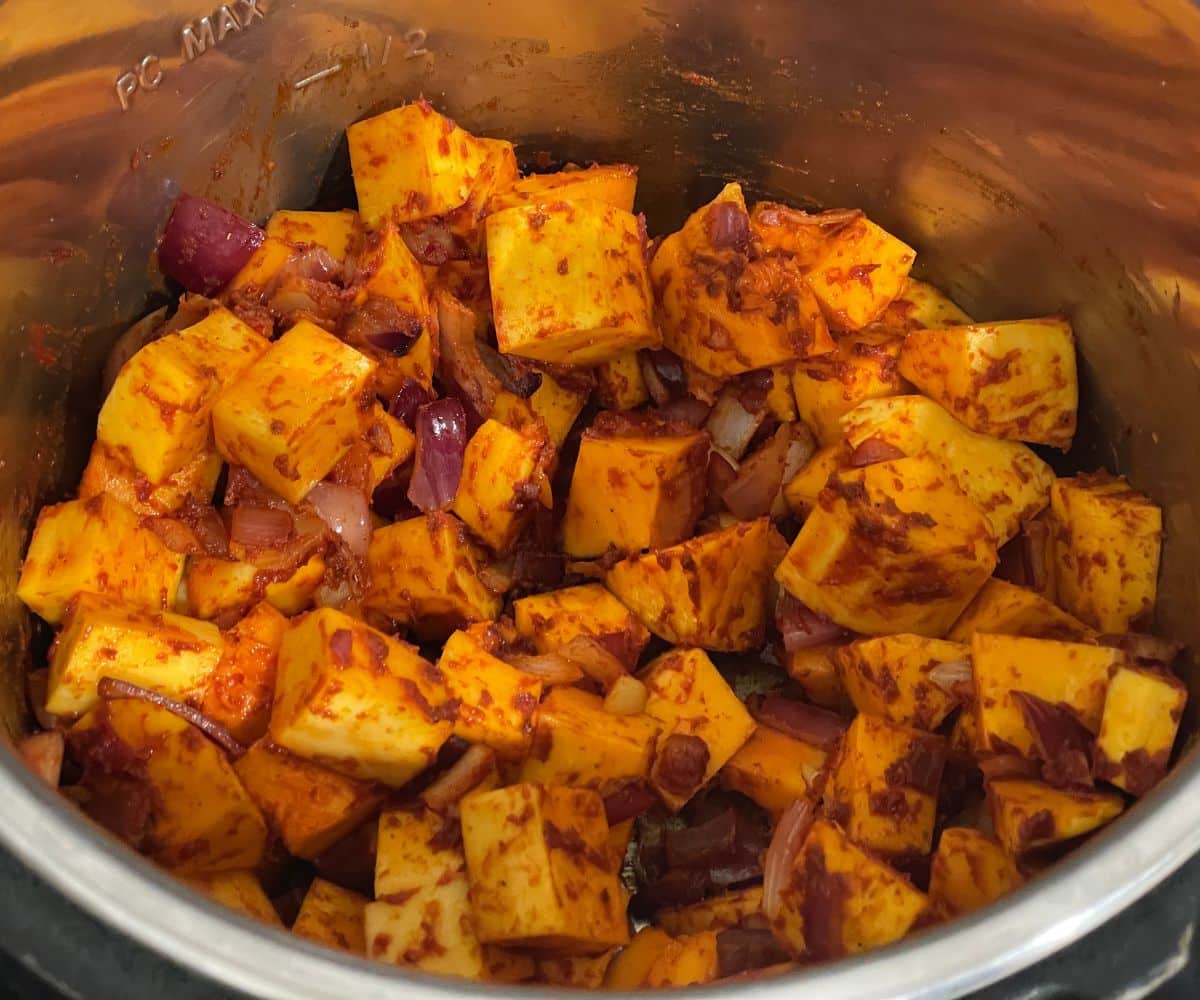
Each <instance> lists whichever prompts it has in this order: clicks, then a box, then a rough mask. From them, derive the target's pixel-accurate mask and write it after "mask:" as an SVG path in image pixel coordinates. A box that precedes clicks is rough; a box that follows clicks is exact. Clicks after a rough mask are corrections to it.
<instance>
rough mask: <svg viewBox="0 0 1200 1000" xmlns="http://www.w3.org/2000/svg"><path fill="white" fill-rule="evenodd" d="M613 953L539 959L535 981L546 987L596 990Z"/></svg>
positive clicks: (604, 952) (601, 982) (605, 952)
mask: <svg viewBox="0 0 1200 1000" xmlns="http://www.w3.org/2000/svg"><path fill="white" fill-rule="evenodd" d="M614 954H615V951H603V952H601V953H600V954H599V955H561V956H557V957H551V958H543V959H539V961H538V963H537V980H538V982H539V983H545V984H546V985H547V986H565V987H568V988H570V989H577V990H598V989H600V987H601V986H603V985H604V974H605V973H606V972H607V971H608V966H609V963H611V962H612V960H613V955H614Z"/></svg>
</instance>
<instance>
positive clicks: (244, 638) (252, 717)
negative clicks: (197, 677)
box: [200, 604, 287, 743]
mask: <svg viewBox="0 0 1200 1000" xmlns="http://www.w3.org/2000/svg"><path fill="white" fill-rule="evenodd" d="M286 628H287V619H286V618H284V617H283V615H281V614H280V613H279V612H278V611H276V610H275V608H273V607H272V606H271V605H270V604H259V605H256V606H255V607H254V608H252V609H251V611H250V612H249V614H247V615H246V617H245V618H243V619H242V620H241V621H240V622H238V623H237V624H236V625H235V626H234V627H233V628H232V629H230V630H229V631H228V632H227V633H226V634H225V646H224V650H223V651H222V653H221V659H220V661H219V662H218V663H217V666H216V668H215V669H214V670H213V672H212V674H211V675H210V676H209V679H208V686H207V687H206V688H205V691H204V697H203V699H202V700H201V702H200V708H201V711H203V712H204V714H205V715H207V716H208V717H209V718H210V719H212V720H213V721H214V722H218V723H220V724H221V725H222V726H224V727H225V728H226V729H228V730H229V731H230V732H231V733H232V734H233V736H234V738H235V739H237V740H240V741H242V742H243V743H253V742H254V741H255V740H257V739H258V738H259V737H260V736H263V735H265V734H266V732H267V723H268V722H269V721H270V719H271V702H272V701H273V700H274V697H275V667H276V662H277V659H278V657H279V646H280V644H281V643H282V642H283V633H284V631H285V630H286Z"/></svg>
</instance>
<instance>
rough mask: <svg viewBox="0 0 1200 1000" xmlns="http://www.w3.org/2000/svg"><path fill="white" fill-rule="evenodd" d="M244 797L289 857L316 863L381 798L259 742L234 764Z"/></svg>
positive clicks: (361, 785) (371, 790)
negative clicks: (264, 819) (257, 810)
mask: <svg viewBox="0 0 1200 1000" xmlns="http://www.w3.org/2000/svg"><path fill="white" fill-rule="evenodd" d="M233 769H234V770H235V771H236V772H237V776H238V777H239V778H240V779H241V781H242V785H243V786H244V787H245V789H246V792H247V794H249V796H250V798H252V799H253V800H254V803H255V805H257V806H258V808H259V809H261V810H262V812H263V815H264V816H266V817H267V820H268V821H269V822H270V824H271V827H272V829H273V830H274V831H275V832H276V833H277V834H278V835H279V837H280V839H281V840H282V841H283V844H284V846H285V847H286V848H287V849H288V853H289V854H293V855H295V856H296V857H298V858H315V857H316V856H317V855H318V854H320V853H321V852H322V851H324V850H325V849H326V848H327V847H330V846H332V845H333V844H334V843H336V842H337V841H338V840H341V838H342V837H344V836H345V835H346V834H347V833H349V832H350V831H351V830H353V829H354V828H355V827H357V826H358V825H359V824H360V823H362V822H364V821H365V820H366V819H367V818H368V817H369V816H370V815H371V814H372V813H373V812H374V811H375V810H376V809H378V808H379V803H380V801H381V800H382V798H383V794H382V792H381V791H380V790H379V789H378V788H377V786H375V785H372V784H370V783H368V782H365V781H357V780H355V779H354V778H347V777H346V776H345V775H344V774H338V773H337V772H336V771H331V770H330V769H329V768H327V767H322V766H321V765H320V764H315V763H313V762H312V761H310V760H304V759H303V758H302V757H297V756H295V755H294V754H290V753H288V752H287V751H286V750H282V749H280V748H279V747H274V746H271V745H270V744H269V743H267V742H266V741H264V740H259V741H258V742H257V743H255V744H254V745H253V746H251V747H250V748H249V749H248V750H247V751H246V752H245V753H244V754H242V756H241V757H239V758H238V759H237V760H236V761H235V762H234V765H233Z"/></svg>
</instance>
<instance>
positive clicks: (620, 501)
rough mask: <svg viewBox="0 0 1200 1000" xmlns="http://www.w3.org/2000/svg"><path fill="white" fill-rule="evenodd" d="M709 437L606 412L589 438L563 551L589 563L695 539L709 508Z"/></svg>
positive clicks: (578, 467) (582, 448)
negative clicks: (611, 553) (615, 553)
mask: <svg viewBox="0 0 1200 1000" xmlns="http://www.w3.org/2000/svg"><path fill="white" fill-rule="evenodd" d="M708 446H709V441H708V435H707V434H705V433H704V432H703V431H696V430H692V429H691V428H687V429H686V430H685V429H684V428H683V427H676V426H674V425H671V424H665V423H662V422H660V421H657V420H653V419H639V418H635V417H632V416H628V415H625V414H616V413H602V414H600V415H599V416H598V417H597V418H596V420H595V421H594V422H593V423H592V426H591V427H589V428H588V429H587V430H586V431H584V432H583V439H582V441H581V442H580V445H579V458H578V460H577V461H576V463H575V469H574V471H573V473H572V476H571V493H570V496H568V498H567V512H566V515H565V517H564V519H563V548H564V549H565V551H566V553H567V554H568V555H570V556H574V557H575V558H578V559H586V558H591V557H594V556H599V555H603V554H604V553H605V552H607V551H608V550H609V549H610V548H615V549H618V550H619V551H622V552H631V551H632V552H640V551H641V550H642V549H651V548H653V549H657V548H662V547H663V546H668V545H675V544H676V543H677V542H681V541H683V540H684V539H685V538H687V537H689V536H690V535H691V533H692V530H693V529H694V528H695V526H696V521H698V520H699V518H700V514H701V512H702V510H703V507H704V494H705V483H706V480H705V473H706V469H707V468H708Z"/></svg>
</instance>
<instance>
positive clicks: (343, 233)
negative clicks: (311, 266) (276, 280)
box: [267, 208, 363, 261]
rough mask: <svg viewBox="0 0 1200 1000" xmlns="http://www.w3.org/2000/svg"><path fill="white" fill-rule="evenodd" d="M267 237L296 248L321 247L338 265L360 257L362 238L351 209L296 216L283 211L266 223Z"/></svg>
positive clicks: (354, 213) (285, 210)
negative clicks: (358, 255) (338, 262)
mask: <svg viewBox="0 0 1200 1000" xmlns="http://www.w3.org/2000/svg"><path fill="white" fill-rule="evenodd" d="M267 235H268V236H271V237H274V238H275V239H277V240H283V241H284V242H285V243H291V244H293V245H296V246H303V245H305V244H308V245H311V246H317V247H321V248H322V249H323V250H325V251H326V252H327V253H328V254H329V256H330V257H332V258H333V259H334V260H336V261H344V260H345V259H346V258H347V257H349V256H351V255H353V254H355V253H357V251H358V246H359V244H360V243H361V241H362V238H363V230H362V221H361V220H360V219H359V217H358V213H357V212H355V211H352V210H351V209H348V208H343V209H342V210H341V211H339V212H294V211H290V210H287V209H281V210H280V211H278V212H276V213H275V214H274V215H272V216H271V218H269V219H268V220H267Z"/></svg>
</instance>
